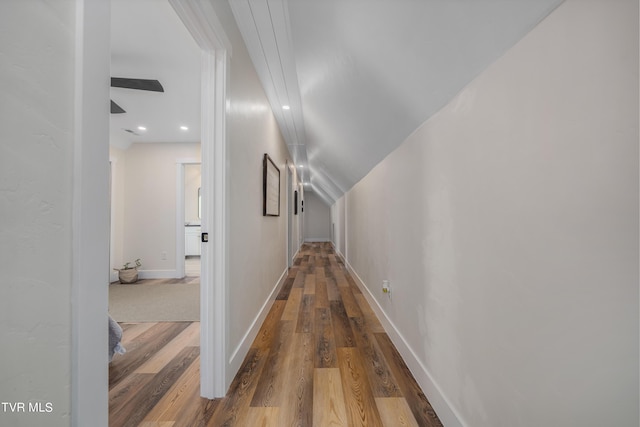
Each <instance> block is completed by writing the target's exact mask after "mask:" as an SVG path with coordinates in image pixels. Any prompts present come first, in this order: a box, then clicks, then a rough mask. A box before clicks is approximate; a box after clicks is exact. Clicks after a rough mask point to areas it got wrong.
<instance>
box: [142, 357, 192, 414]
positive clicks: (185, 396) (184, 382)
mask: <svg viewBox="0 0 640 427" xmlns="http://www.w3.org/2000/svg"><path fill="white" fill-rule="evenodd" d="M199 385H200V358H199V357H198V358H196V359H195V360H194V361H193V363H192V364H191V365H190V366H189V367H188V368H187V370H186V371H185V372H184V373H183V374H182V375H181V376H180V378H178V380H177V381H176V382H175V384H173V385H172V386H171V388H170V389H169V390H168V391H167V393H166V394H165V395H164V396H162V398H161V399H160V400H159V401H158V403H157V404H156V405H155V406H154V407H153V408H152V409H151V411H149V413H147V415H146V416H145V417H144V420H143V421H144V422H160V421H164V422H166V421H171V422H175V421H176V420H177V419H178V416H177V414H178V413H179V412H181V410H182V408H183V407H184V406H185V405H187V404H188V402H189V400H190V399H192V398H193V397H194V396H193V394H194V393H193V392H194V391H196V390H198V386H199Z"/></svg>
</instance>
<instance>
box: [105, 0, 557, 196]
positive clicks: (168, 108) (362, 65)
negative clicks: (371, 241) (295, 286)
mask: <svg viewBox="0 0 640 427" xmlns="http://www.w3.org/2000/svg"><path fill="white" fill-rule="evenodd" d="M203 1H206V0H203ZM562 1H563V0H229V3H230V5H231V8H232V10H233V13H234V16H235V19H236V21H237V24H238V27H239V28H240V31H241V33H242V36H243V38H244V41H245V44H246V45H247V48H248V50H249V54H250V55H251V59H252V61H253V63H254V65H255V67H256V70H257V72H258V75H259V77H260V79H261V81H262V84H263V86H264V88H265V92H266V94H267V97H268V98H269V101H270V103H271V106H272V109H273V112H274V114H275V116H276V119H277V121H278V124H279V126H280V129H281V131H282V134H283V136H284V138H285V141H286V143H287V145H288V147H289V151H290V153H291V155H292V157H293V159H294V161H295V162H296V164H297V165H299V169H298V171H299V173H300V175H301V176H302V177H303V180H304V182H305V183H306V184H307V185H308V186H307V187H306V188H307V189H311V190H313V191H315V192H316V193H317V194H318V195H319V196H320V197H321V198H323V199H324V200H325V201H326V202H327V203H328V204H332V203H333V202H334V201H335V200H337V199H338V198H340V197H341V196H342V195H343V194H344V193H345V192H346V191H348V190H349V189H350V188H351V187H352V186H353V185H354V184H355V183H357V182H358V181H359V180H360V179H361V178H363V177H364V176H365V175H366V174H367V173H368V172H369V171H370V170H371V169H372V168H373V167H374V166H375V165H376V164H378V163H379V162H380V161H381V160H382V159H383V158H384V157H386V156H387V155H388V154H389V153H390V152H391V151H393V150H394V149H395V148H396V147H398V146H399V145H400V144H401V143H402V142H403V141H404V140H405V139H406V138H407V137H408V136H409V135H410V134H411V133H412V132H413V131H415V130H416V129H417V128H418V127H419V126H420V125H421V124H422V123H423V122H424V121H426V120H427V119H429V118H430V117H431V116H433V115H434V114H435V113H437V112H438V110H440V109H441V108H442V107H443V106H444V105H446V104H447V103H448V102H449V101H450V100H451V99H452V98H453V97H454V96H455V95H456V94H457V93H459V92H460V91H461V90H462V89H463V88H464V87H465V86H466V85H467V84H468V83H470V82H471V80H473V79H474V78H475V77H476V76H478V75H479V74H480V73H481V72H482V71H483V70H484V69H486V68H487V67H488V66H489V65H490V64H491V63H493V62H494V61H495V60H496V59H497V58H499V57H500V56H501V55H502V54H504V53H505V52H506V51H507V50H508V49H509V48H510V47H511V46H513V45H514V44H515V43H516V42H517V41H518V40H520V39H521V38H522V37H523V36H524V35H525V34H526V33H528V32H529V31H530V30H531V29H532V28H533V27H534V26H535V25H537V24H538V23H539V22H540V21H541V20H542V19H543V18H544V17H545V16H547V15H548V14H549V13H551V11H553V9H555V8H556V7H557V6H558V5H559V4H560V3H562ZM568 54H569V53H568ZM199 61H200V51H199V49H198V48H197V46H196V44H195V42H194V41H193V39H192V37H191V36H190V34H189V33H188V32H187V30H186V29H185V28H184V25H183V24H182V23H181V22H180V20H179V18H178V17H177V15H176V14H175V12H174V11H173V9H172V7H171V6H170V5H169V2H168V1H159V0H112V75H113V76H118V77H137V78H148V79H158V80H160V81H161V83H162V84H163V85H164V86H165V92H164V93H151V92H145V93H141V91H131V90H127V89H115V88H113V89H112V90H111V96H112V99H113V100H114V101H116V102H117V103H118V104H119V105H121V106H122V107H123V108H124V109H125V110H127V113H126V114H121V115H115V114H112V121H111V125H112V126H111V133H112V143H115V145H122V146H126V145H128V144H130V143H131V142H169V141H170V142H179V141H198V140H199V128H200V117H199V114H200V113H199V111H200V110H199V108H200V97H199V93H200V65H199ZM285 106H286V107H288V109H285V108H283V107H285ZM138 126H145V127H147V129H146V130H144V131H139V130H138ZM180 126H187V127H188V128H189V129H188V130H187V131H185V130H181V129H180ZM127 129H128V130H130V131H133V132H135V133H137V135H135V134H134V133H131V132H128V131H127Z"/></svg>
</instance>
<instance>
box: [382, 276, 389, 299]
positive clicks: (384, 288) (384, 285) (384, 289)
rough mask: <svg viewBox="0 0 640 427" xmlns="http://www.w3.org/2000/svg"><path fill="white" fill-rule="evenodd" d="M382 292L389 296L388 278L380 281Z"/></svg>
mask: <svg viewBox="0 0 640 427" xmlns="http://www.w3.org/2000/svg"><path fill="white" fill-rule="evenodd" d="M382 292H383V293H385V294H387V295H389V297H391V283H390V282H389V281H388V280H383V281H382Z"/></svg>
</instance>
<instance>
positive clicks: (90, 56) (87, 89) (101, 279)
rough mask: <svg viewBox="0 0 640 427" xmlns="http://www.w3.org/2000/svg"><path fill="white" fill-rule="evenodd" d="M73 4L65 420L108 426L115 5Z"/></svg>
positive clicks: (75, 426)
mask: <svg viewBox="0 0 640 427" xmlns="http://www.w3.org/2000/svg"><path fill="white" fill-rule="evenodd" d="M74 4H75V8H76V21H75V34H74V35H75V69H74V74H75V75H74V81H75V88H74V90H75V98H74V101H73V109H74V111H73V114H74V129H73V136H72V137H73V144H74V146H73V153H74V158H73V207H72V236H73V241H72V245H73V252H72V260H73V262H71V263H70V265H69V267H68V268H70V269H71V274H72V276H71V331H70V337H71V390H70V391H69V390H67V392H70V394H71V408H70V409H71V413H70V420H67V422H68V423H69V424H68V425H71V426H72V427H82V426H88V425H91V426H96V427H106V426H107V424H108V417H109V413H108V401H109V396H108V381H109V373H108V372H109V371H108V357H107V351H106V343H107V341H108V334H107V328H106V325H107V308H108V299H109V294H108V291H109V289H108V286H107V285H106V283H105V281H106V280H108V278H109V261H108V259H109V200H108V194H109V169H108V168H109V163H108V159H109V114H108V110H107V109H106V108H105V106H106V105H107V102H108V100H109V88H108V85H105V84H104V82H106V81H107V79H108V78H109V63H110V49H109V35H110V23H111V9H110V2H102V1H88V0H77V1H76V2H74ZM70 59H71V58H70ZM61 387H62V388H64V387H63V385H62V384H61ZM61 419H62V418H60V420H61ZM60 420H59V421H60ZM26 422H28V421H26ZM60 422H62V421H60Z"/></svg>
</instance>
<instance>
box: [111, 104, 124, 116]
mask: <svg viewBox="0 0 640 427" xmlns="http://www.w3.org/2000/svg"><path fill="white" fill-rule="evenodd" d="M122 113H126V111H124V109H123V108H122V107H121V106H119V105H118V104H116V103H115V102H113V101H111V114H122Z"/></svg>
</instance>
